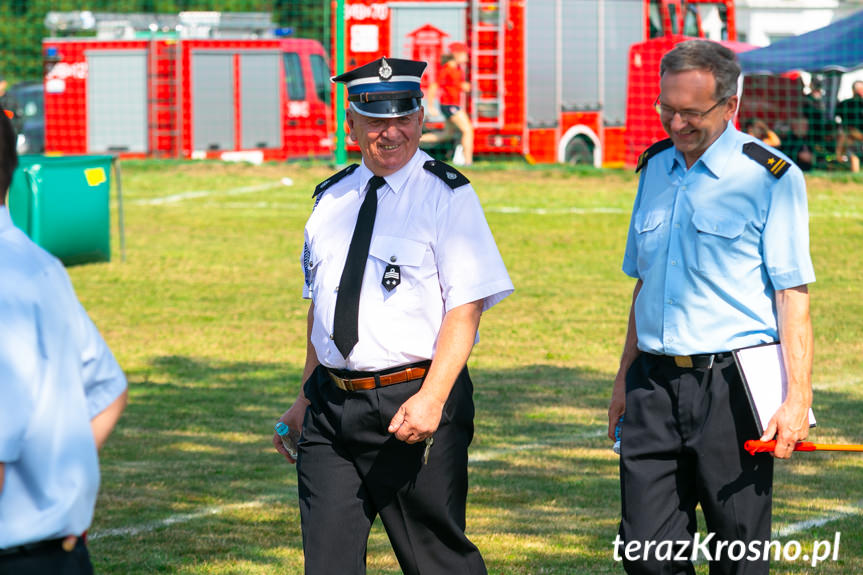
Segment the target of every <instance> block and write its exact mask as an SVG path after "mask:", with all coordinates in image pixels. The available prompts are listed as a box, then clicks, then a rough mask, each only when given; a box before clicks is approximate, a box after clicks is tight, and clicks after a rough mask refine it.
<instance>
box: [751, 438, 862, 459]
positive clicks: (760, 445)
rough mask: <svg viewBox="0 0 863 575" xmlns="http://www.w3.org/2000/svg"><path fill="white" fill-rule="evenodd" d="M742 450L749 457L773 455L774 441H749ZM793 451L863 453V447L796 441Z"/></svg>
mask: <svg viewBox="0 0 863 575" xmlns="http://www.w3.org/2000/svg"><path fill="white" fill-rule="evenodd" d="M743 449H745V450H746V451H748V452H749V454H750V455H755V454H756V453H773V450H774V449H776V440H771V441H761V440H758V439H750V440H748V441H747V442H746V443H744V444H743ZM794 451H859V452H863V445H850V444H849V445H841V444H836V443H812V442H811V441H798V442H797V444H796V445H795V446H794Z"/></svg>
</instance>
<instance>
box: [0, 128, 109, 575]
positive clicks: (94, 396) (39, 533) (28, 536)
mask: <svg viewBox="0 0 863 575" xmlns="http://www.w3.org/2000/svg"><path fill="white" fill-rule="evenodd" d="M17 164H18V157H17V155H16V153H15V134H14V132H13V129H12V126H11V124H10V123H9V120H8V119H7V118H6V116H5V115H2V114H0V190H2V191H0V326H2V327H0V397H2V400H0V575H29V574H33V575H44V574H46V573H58V574H59V573H62V574H64V575H77V574H90V573H92V572H93V568H92V565H91V564H90V558H89V554H88V552H87V547H86V545H85V544H84V541H83V539H82V538H81V537H80V536H81V534H82V533H84V531H86V530H87V528H88V527H89V526H90V522H91V521H92V519H93V509H94V507H95V505H96V495H97V492H98V490H99V461H98V455H97V450H98V448H99V447H101V446H102V444H103V443H104V442H105V440H106V439H107V438H108V435H109V434H110V433H111V430H112V429H113V427H114V424H115V423H116V422H117V419H118V418H119V417H120V413H122V411H123V408H124V407H125V405H126V378H125V376H124V375H123V372H122V371H121V370H120V366H119V365H117V362H116V360H115V359H114V356H113V355H112V354H111V350H109V349H108V346H107V345H106V344H105V341H104V340H103V339H102V336H101V335H100V334H99V331H98V330H97V329H96V326H94V325H93V322H92V321H90V318H89V317H88V316H87V312H85V311H84V308H83V307H81V304H80V303H79V302H78V298H77V297H76V296H75V291H74V290H73V288H72V284H71V283H70V281H69V276H68V275H67V274H66V270H65V269H64V268H63V266H62V264H61V263H60V262H59V261H57V260H56V259H55V258H54V257H53V256H51V255H49V254H48V253H47V252H45V251H44V250H42V249H41V248H40V247H38V246H37V245H36V244H34V243H33V242H32V241H30V239H29V238H28V237H27V236H26V235H25V234H24V233H23V232H21V231H20V230H19V229H18V228H16V227H14V226H13V225H12V220H11V218H10V216H9V210H8V209H7V208H6V205H5V201H6V194H7V191H8V189H9V184H10V182H11V179H12V174H13V173H14V171H15V168H16V166H17Z"/></svg>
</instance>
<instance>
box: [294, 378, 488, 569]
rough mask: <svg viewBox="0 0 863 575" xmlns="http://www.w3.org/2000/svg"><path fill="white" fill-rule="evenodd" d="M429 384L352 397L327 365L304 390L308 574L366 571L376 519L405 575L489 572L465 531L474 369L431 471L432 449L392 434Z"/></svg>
mask: <svg viewBox="0 0 863 575" xmlns="http://www.w3.org/2000/svg"><path fill="white" fill-rule="evenodd" d="M421 385H422V381H419V380H418V381H409V382H405V383H400V384H397V385H391V386H388V387H382V388H378V389H373V390H369V391H358V392H351V393H348V392H345V391H342V390H340V389H338V388H337V387H336V386H335V385H334V384H333V383H332V382H331V381H330V378H329V376H328V374H327V371H326V369H325V368H323V367H318V369H317V370H316V371H315V373H314V374H313V375H312V377H310V378H309V381H308V382H307V383H306V385H305V387H304V391H305V394H306V397H307V398H308V399H309V401H310V402H311V405H310V407H309V409H308V411H307V412H306V418H305V422H304V424H303V436H302V439H301V440H300V442H299V459H298V462H297V474H298V483H299V485H298V488H299V495H300V516H301V520H302V529H303V551H304V553H305V565H306V567H305V569H306V573H307V574H309V575H328V574H334V575H335V574H338V575H352V574H362V573H365V570H366V546H367V541H368V536H369V531H370V529H371V525H372V522H373V521H374V519H375V517H376V516H377V515H380V517H381V520H382V521H383V524H384V528H385V529H386V532H387V535H388V536H389V539H390V542H391V543H392V546H393V549H394V550H395V554H396V557H397V559H398V562H399V565H400V566H401V569H402V571H403V572H404V573H405V575H435V574H440V575H454V574H456V573H458V574H459V575H462V574H464V575H474V574H480V575H482V574H485V573H486V569H485V564H484V563H483V560H482V557H481V556H480V553H479V551H478V550H477V548H476V546H474V545H473V543H471V542H470V541H469V540H468V539H467V537H466V536H465V533H464V529H465V504H466V500H467V449H468V446H469V445H470V442H471V440H472V439H473V416H474V406H473V384H472V383H471V380H470V376H469V375H468V372H467V368H465V369H464V370H463V371H462V372H461V374H460V375H459V377H458V379H457V380H456V383H455V386H454V387H453V390H452V392H451V393H450V397H449V399H448V400H447V402H446V405H445V407H444V412H443V417H442V418H441V423H440V427H439V428H438V430H437V431H436V432H435V435H434V445H433V446H432V448H431V451H430V453H429V458H428V463H427V464H425V465H423V462H422V458H423V452H424V450H425V445H424V443H422V442H420V443H416V444H410V445H409V444H407V443H404V442H401V441H399V440H397V439H396V438H395V437H394V436H393V435H392V434H390V433H389V432H387V426H388V425H389V423H390V420H391V419H392V417H393V415H395V413H396V411H397V410H398V408H399V407H400V406H401V405H402V403H404V402H405V401H406V400H407V399H408V398H410V397H411V396H412V395H414V394H415V393H416V392H417V391H418V390H419V388H420V386H421Z"/></svg>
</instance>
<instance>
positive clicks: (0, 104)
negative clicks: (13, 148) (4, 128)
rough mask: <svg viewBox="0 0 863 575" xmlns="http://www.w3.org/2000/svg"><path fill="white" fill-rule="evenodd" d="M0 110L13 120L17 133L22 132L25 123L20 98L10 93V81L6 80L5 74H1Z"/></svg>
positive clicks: (13, 126)
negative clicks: (19, 102) (22, 117)
mask: <svg viewBox="0 0 863 575" xmlns="http://www.w3.org/2000/svg"><path fill="white" fill-rule="evenodd" d="M0 112H3V113H4V114H5V115H6V117H7V118H9V119H10V120H11V121H12V128H13V129H14V130H15V134H16V135H17V134H20V133H21V126H22V123H23V120H22V119H21V114H20V106H19V104H18V100H17V99H16V98H15V97H14V96H13V95H12V94H10V93H9V82H7V81H6V78H5V77H4V76H3V74H0Z"/></svg>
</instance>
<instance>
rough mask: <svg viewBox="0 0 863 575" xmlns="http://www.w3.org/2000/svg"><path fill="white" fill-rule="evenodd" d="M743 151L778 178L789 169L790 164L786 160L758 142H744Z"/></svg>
mask: <svg viewBox="0 0 863 575" xmlns="http://www.w3.org/2000/svg"><path fill="white" fill-rule="evenodd" d="M743 153H744V154H746V155H747V156H749V157H750V158H752V159H753V160H755V161H756V162H758V163H759V164H761V165H762V166H764V167H765V168H767V171H768V172H770V173H771V174H772V175H773V177H774V178H776V179H777V180H778V179H779V178H781V177H782V176H783V174H785V172H787V171H788V167H789V166H790V164H789V163H788V162H787V161H786V160H784V159H782V158H781V157H779V156H778V155H777V154H774V153H773V152H771V151H770V150H768V149H767V148H765V147H764V146H762V145H761V144H758V143H756V142H747V143H745V144H743Z"/></svg>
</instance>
